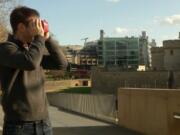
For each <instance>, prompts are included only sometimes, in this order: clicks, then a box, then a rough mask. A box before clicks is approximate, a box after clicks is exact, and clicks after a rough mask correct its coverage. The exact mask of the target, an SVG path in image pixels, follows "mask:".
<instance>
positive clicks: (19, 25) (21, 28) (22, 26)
mask: <svg viewBox="0 0 180 135" xmlns="http://www.w3.org/2000/svg"><path fill="white" fill-rule="evenodd" d="M25 28H26V27H25V25H24V24H23V23H19V24H18V26H17V30H18V31H24V30H25Z"/></svg>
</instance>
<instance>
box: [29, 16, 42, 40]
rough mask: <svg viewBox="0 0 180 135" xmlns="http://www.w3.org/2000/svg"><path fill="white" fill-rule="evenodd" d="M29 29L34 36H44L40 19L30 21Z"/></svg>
mask: <svg viewBox="0 0 180 135" xmlns="http://www.w3.org/2000/svg"><path fill="white" fill-rule="evenodd" d="M29 31H30V34H31V35H32V36H36V35H40V36H43V37H44V30H43V27H42V23H41V20H40V19H35V20H34V21H32V22H30V26H29Z"/></svg>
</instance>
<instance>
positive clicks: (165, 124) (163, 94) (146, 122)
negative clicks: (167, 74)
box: [118, 88, 180, 135]
mask: <svg viewBox="0 0 180 135" xmlns="http://www.w3.org/2000/svg"><path fill="white" fill-rule="evenodd" d="M179 105H180V91H179V90H174V89H170V90H168V89H166V90H165V89H147V88H142V89H140V88H137V89H129V88H126V89H122V88H120V89H119V91H118V119H119V125H120V126H124V127H126V128H129V129H132V130H135V131H138V132H141V133H143V134H146V135H180V128H179V126H180V106H179Z"/></svg>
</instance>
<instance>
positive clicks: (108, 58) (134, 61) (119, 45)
mask: <svg viewBox="0 0 180 135" xmlns="http://www.w3.org/2000/svg"><path fill="white" fill-rule="evenodd" d="M97 52H98V65H102V66H104V67H109V66H110V67H113V66H116V67H118V68H120V69H137V68H138V66H139V65H145V67H149V65H150V60H149V58H150V57H149V47H148V37H147V36H146V32H143V33H142V36H140V37H117V38H113V37H112V38H109V37H104V32H103V30H101V32H100V40H99V44H98V49H97Z"/></svg>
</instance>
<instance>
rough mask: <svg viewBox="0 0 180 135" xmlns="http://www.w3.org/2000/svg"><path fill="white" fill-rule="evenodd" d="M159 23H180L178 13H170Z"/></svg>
mask: <svg viewBox="0 0 180 135" xmlns="http://www.w3.org/2000/svg"><path fill="white" fill-rule="evenodd" d="M161 24H166V25H180V14H177V15H172V16H168V17H166V18H164V19H163V20H162V21H161Z"/></svg>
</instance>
